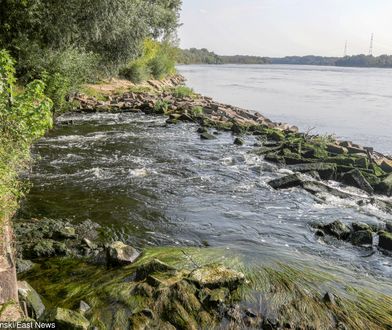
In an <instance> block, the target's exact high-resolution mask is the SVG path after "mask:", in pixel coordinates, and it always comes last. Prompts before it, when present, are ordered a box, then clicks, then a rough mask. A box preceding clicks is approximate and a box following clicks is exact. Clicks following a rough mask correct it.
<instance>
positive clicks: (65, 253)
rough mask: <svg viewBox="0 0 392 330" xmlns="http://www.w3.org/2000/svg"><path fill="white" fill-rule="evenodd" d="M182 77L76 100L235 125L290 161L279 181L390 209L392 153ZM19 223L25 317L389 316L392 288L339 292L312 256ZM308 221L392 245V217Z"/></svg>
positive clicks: (277, 322)
mask: <svg viewBox="0 0 392 330" xmlns="http://www.w3.org/2000/svg"><path fill="white" fill-rule="evenodd" d="M183 83H184V81H183V79H182V77H179V76H176V77H172V78H170V79H167V80H165V81H161V82H157V81H149V82H147V83H146V84H144V85H143V86H134V85H132V84H130V83H125V82H119V81H117V82H116V84H115V87H113V86H112V84H110V83H108V84H101V85H96V86H88V94H77V95H75V96H74V97H73V99H72V100H71V102H72V105H73V106H74V111H81V112H87V113H94V112H98V111H103V112H108V111H109V112H142V113H145V114H148V115H160V116H162V115H165V116H167V121H166V125H175V124H177V123H178V122H181V121H186V122H192V123H195V124H197V125H199V128H198V129H197V134H199V135H200V138H201V139H203V140H205V141H206V143H208V140H213V139H219V135H220V132H221V131H222V130H224V131H228V132H232V134H233V137H232V141H233V148H240V147H241V146H242V145H243V144H244V143H246V142H245V140H246V139H245V138H244V137H245V136H246V135H252V136H254V137H255V138H256V140H257V142H256V143H255V145H254V146H253V149H252V151H251V152H252V153H253V154H255V155H258V156H260V157H264V159H266V160H268V161H270V162H273V163H275V164H277V165H278V166H279V167H281V168H282V169H284V172H285V173H286V174H283V175H282V177H281V178H278V179H276V180H273V181H270V182H269V185H270V186H271V187H272V188H274V189H287V188H293V187H297V188H300V189H305V190H307V191H308V192H310V193H312V194H313V195H314V196H315V198H319V199H321V198H322V196H323V194H324V193H328V194H333V195H335V196H337V197H339V198H353V196H354V197H355V198H356V201H357V203H358V205H360V204H366V203H369V204H372V205H377V207H379V208H380V209H382V210H384V211H385V212H386V213H391V210H392V203H391V200H390V198H389V195H390V194H391V186H390V180H391V175H392V174H391V167H390V166H391V160H390V159H389V158H388V157H386V156H384V155H381V154H379V153H377V152H375V151H374V150H373V149H371V148H365V147H361V146H358V145H355V144H353V143H351V142H342V141H337V140H336V139H333V138H331V137H321V136H311V135H309V134H304V133H299V132H298V129H297V128H296V127H293V126H290V125H287V124H282V123H273V122H272V121H270V120H268V119H267V118H265V117H263V116H262V115H261V114H259V113H256V112H252V111H248V110H244V109H240V108H237V107H233V106H230V105H225V104H222V103H219V102H215V101H214V100H212V99H211V98H208V97H204V96H201V95H198V94H195V93H194V92H193V91H192V90H190V89H189V88H187V87H185V86H183ZM72 124H73V122H72V120H70V121H69V122H66V121H61V125H72ZM195 130H196V129H195ZM190 134H192V133H190ZM282 172H283V171H282ZM334 181H338V182H340V183H341V184H342V185H341V186H336V185H332V184H331V183H332V182H334ZM345 185H347V186H349V187H355V189H354V190H350V189H351V188H349V189H344V188H347V187H346V186H345ZM272 188H271V189H272ZM14 228H15V233H16V237H17V254H18V260H17V270H18V273H19V274H18V277H19V280H20V281H19V283H18V286H19V288H18V289H19V290H18V291H19V298H20V301H21V306H22V309H23V310H24V311H25V315H26V317H29V318H34V319H37V320H42V321H46V320H47V321H56V322H57V323H58V325H59V326H60V328H63V329H158V328H159V329H198V328H203V329H210V328H211V329H212V328H223V329H226V328H229V329H244V328H262V329H361V328H366V329H385V328H387V327H388V326H389V324H392V319H391V310H390V306H391V305H392V299H391V297H390V296H387V295H384V294H382V293H380V292H377V291H376V290H373V288H372V289H371V288H368V290H361V288H359V287H355V288H351V287H350V288H347V290H346V292H345V293H344V294H341V293H340V292H338V290H336V288H337V287H346V284H345V283H344V281H342V280H340V279H338V278H335V277H334V276H331V275H330V274H327V273H321V272H317V273H316V272H315V271H314V270H312V269H310V268H307V267H306V266H304V265H302V266H301V267H300V268H292V267H289V266H287V265H280V264H277V265H274V266H271V265H267V264H265V265H264V264H263V265H257V266H255V267H253V268H251V269H250V268H247V267H244V266H243V264H242V262H241V259H240V258H239V257H237V256H235V255H230V256H228V254H229V252H228V251H224V252H223V251H222V250H219V249H213V248H208V247H204V248H189V247H188V248H182V247H156V248H146V247H144V246H143V247H141V246H131V245H127V244H125V243H124V242H121V241H118V240H117V238H116V239H113V238H109V237H107V235H105V231H106V230H107V228H104V227H101V226H99V225H98V224H96V223H94V222H93V221H90V220H87V221H84V222H82V223H80V224H74V223H72V222H70V221H68V220H66V219H64V221H58V220H57V221H56V220H52V219H46V218H40V219H16V220H15V222H14ZM311 230H312V231H313V232H314V235H315V236H317V237H320V239H322V240H324V242H326V243H328V242H329V240H330V239H338V240H343V241H346V242H350V243H352V244H353V245H355V246H358V247H361V248H369V247H374V246H377V247H378V248H379V249H380V250H382V251H383V252H385V253H386V254H388V253H389V252H388V251H390V250H391V249H392V248H391V246H390V235H391V234H390V232H391V226H390V225H389V224H386V225H385V226H380V227H371V226H368V225H365V224H362V223H357V222H353V224H352V225H351V226H347V225H344V224H343V223H341V222H339V221H331V222H330V223H315V224H314V225H313V226H312V228H311ZM223 255H226V258H222V256H223ZM256 293H257V294H256ZM260 297H262V298H260ZM260 299H261V300H260Z"/></svg>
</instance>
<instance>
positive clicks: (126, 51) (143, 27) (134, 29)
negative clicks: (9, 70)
mask: <svg viewBox="0 0 392 330" xmlns="http://www.w3.org/2000/svg"><path fill="white" fill-rule="evenodd" d="M180 6H181V0H160V1H143V0H128V1H122V2H117V3H113V2H112V1H108V0H99V1H82V0H72V1H66V2H58V1H54V2H53V1H49V2H48V1H14V0H6V1H2V2H1V3H0V21H1V22H2V24H1V26H0V49H2V48H4V49H7V50H8V51H9V52H10V54H11V55H12V56H13V57H14V58H15V59H17V63H16V75H17V76H18V78H19V79H20V81H21V82H22V83H28V82H30V81H32V80H33V79H42V80H45V82H46V88H45V92H46V93H47V94H48V96H49V97H51V98H52V100H53V101H54V103H55V109H58V108H61V107H63V106H65V103H64V99H65V98H66V96H67V95H68V94H70V93H72V92H76V91H77V90H78V87H79V86H80V84H82V83H84V82H91V81H97V80H98V79H101V78H107V77H112V76H116V75H118V74H119V72H120V70H123V72H124V67H126V66H129V71H130V72H131V73H132V74H131V75H130V78H136V79H137V80H138V79H142V78H147V75H148V74H151V75H153V76H154V77H158V78H160V77H162V76H163V75H165V74H167V73H171V72H172V71H173V68H174V66H173V65H172V59H171V56H172V54H171V47H169V46H168V45H170V40H172V36H173V35H174V33H175V30H176V28H177V26H178V15H179V9H180ZM146 39H147V40H160V41H162V46H161V47H158V45H159V44H158V43H157V42H153V41H150V42H148V41H147V42H146V41H145V40H146ZM139 57H141V58H140V59H139V60H136V59H137V58H139ZM147 62H148V63H147ZM147 64H148V65H147ZM146 66H147V67H148V72H144V71H147V70H144V67H146ZM143 70H144V71H143ZM125 72H126V71H125ZM144 75H145V76H144Z"/></svg>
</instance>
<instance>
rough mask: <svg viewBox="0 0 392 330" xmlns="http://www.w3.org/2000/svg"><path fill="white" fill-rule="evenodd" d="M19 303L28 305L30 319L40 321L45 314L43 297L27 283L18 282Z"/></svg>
mask: <svg viewBox="0 0 392 330" xmlns="http://www.w3.org/2000/svg"><path fill="white" fill-rule="evenodd" d="M18 295H19V301H20V302H22V303H25V304H26V307H27V311H28V313H29V315H28V316H29V317H31V318H33V319H39V318H40V317H41V316H42V315H43V314H44V312H45V305H44V304H43V303H42V300H41V297H40V296H39V294H38V293H37V291H35V290H34V289H33V288H32V286H31V285H30V284H29V283H27V282H26V281H22V282H18Z"/></svg>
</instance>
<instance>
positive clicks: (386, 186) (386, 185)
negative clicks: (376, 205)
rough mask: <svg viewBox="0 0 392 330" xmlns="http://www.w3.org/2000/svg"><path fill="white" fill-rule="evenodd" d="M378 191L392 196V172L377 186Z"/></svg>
mask: <svg viewBox="0 0 392 330" xmlns="http://www.w3.org/2000/svg"><path fill="white" fill-rule="evenodd" d="M376 189H377V191H378V192H380V193H382V194H385V195H388V196H391V195H392V174H389V175H388V176H387V177H386V178H385V179H384V180H382V181H381V183H379V184H378V185H377V187H376Z"/></svg>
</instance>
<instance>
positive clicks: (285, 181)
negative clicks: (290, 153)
mask: <svg viewBox="0 0 392 330" xmlns="http://www.w3.org/2000/svg"><path fill="white" fill-rule="evenodd" d="M268 184H269V185H270V186H271V187H272V188H274V189H286V188H292V187H297V186H299V185H301V179H300V178H299V176H298V175H297V174H291V175H286V176H284V177H282V178H278V179H274V180H271V181H269V182H268Z"/></svg>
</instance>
